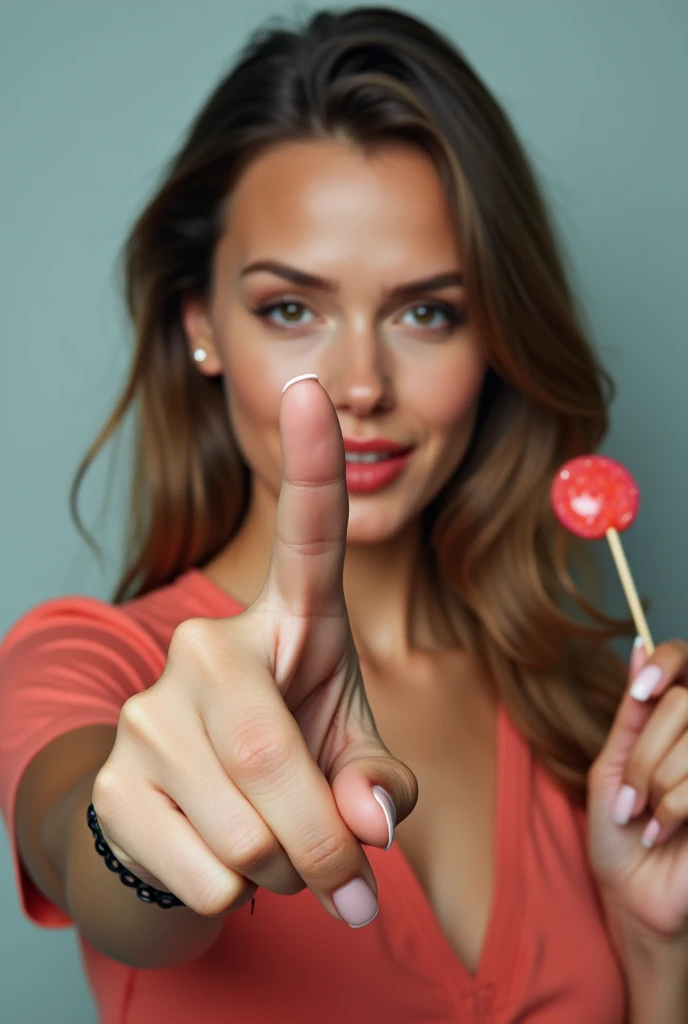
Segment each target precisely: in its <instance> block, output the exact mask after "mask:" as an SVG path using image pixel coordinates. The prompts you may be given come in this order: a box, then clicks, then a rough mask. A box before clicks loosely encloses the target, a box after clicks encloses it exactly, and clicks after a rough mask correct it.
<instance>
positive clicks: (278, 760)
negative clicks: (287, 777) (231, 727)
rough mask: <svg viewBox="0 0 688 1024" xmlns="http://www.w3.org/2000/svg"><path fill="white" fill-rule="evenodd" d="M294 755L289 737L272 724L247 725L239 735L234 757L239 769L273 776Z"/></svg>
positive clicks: (245, 772) (249, 772) (259, 774)
mask: <svg viewBox="0 0 688 1024" xmlns="http://www.w3.org/2000/svg"><path fill="white" fill-rule="evenodd" d="M291 756H292V751H291V745H290V743H289V742H288V741H287V738H286V737H285V736H284V735H283V734H282V733H280V732H278V731H277V730H275V729H274V728H273V727H271V726H266V725H264V724H255V725H251V726H246V727H245V728H244V729H243V730H242V732H241V733H240V734H239V736H237V739H236V744H235V747H234V758H235V762H236V765H237V767H238V768H239V770H240V771H241V772H242V773H244V774H246V775H252V776H256V775H257V776H260V777H264V776H271V775H275V774H278V773H279V772H281V771H282V770H283V769H284V768H285V766H286V765H287V764H288V763H289V761H290V759H291Z"/></svg>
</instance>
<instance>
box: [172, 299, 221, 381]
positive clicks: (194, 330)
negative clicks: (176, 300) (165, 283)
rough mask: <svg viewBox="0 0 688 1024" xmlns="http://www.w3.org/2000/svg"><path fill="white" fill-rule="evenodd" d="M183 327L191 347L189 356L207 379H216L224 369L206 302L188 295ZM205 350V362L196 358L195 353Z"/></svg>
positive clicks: (184, 300) (183, 308)
mask: <svg viewBox="0 0 688 1024" xmlns="http://www.w3.org/2000/svg"><path fill="white" fill-rule="evenodd" d="M181 317H182V325H183V327H184V331H185V333H186V338H187V342H188V345H189V355H190V356H191V359H192V360H193V361H194V362H195V364H196V366H197V367H198V369H199V370H200V372H201V373H202V374H204V375H205V376H206V377H216V376H217V375H218V374H220V373H222V370H223V367H222V363H221V361H220V357H219V354H218V351H217V347H216V345H215V340H214V331H213V327H212V324H211V322H210V317H209V316H208V310H207V308H206V304H205V301H204V300H203V299H202V298H198V297H196V296H192V295H188V296H185V297H184V298H183V299H182V303H181ZM198 349H203V350H204V351H205V352H207V356H206V358H205V359H204V360H203V361H197V360H196V359H195V358H194V352H196V351H197V350H198Z"/></svg>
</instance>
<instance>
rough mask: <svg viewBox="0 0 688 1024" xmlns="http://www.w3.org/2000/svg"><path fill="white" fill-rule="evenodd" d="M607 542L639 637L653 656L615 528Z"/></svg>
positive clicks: (639, 605)
mask: <svg viewBox="0 0 688 1024" xmlns="http://www.w3.org/2000/svg"><path fill="white" fill-rule="evenodd" d="M607 540H608V541H609V547H610V548H611V549H612V555H613V556H614V562H615V564H616V569H617V572H618V574H619V577H620V579H621V585H622V586H623V588H624V593H625V594H626V600H627V601H628V605H629V608H630V609H631V614H632V615H633V621H634V622H635V628H636V629H637V630H638V635H639V636H641V637H642V638H643V643H644V645H645V650H646V651H647V653H648V655H650V656H651V655H653V654H654V652H655V645H654V643H653V642H652V637H651V636H650V630H649V627H648V625H647V620H646V618H645V612H644V611H643V606H642V605H641V603H640V598H639V597H638V591H637V590H636V588H635V583H634V582H633V577H632V576H631V570H630V569H629V567H628V562H627V561H626V555H625V554H624V549H623V548H622V546H621V538H620V537H619V534H618V533H617V531H616V530H615V529H614V527H613V526H610V528H609V529H608V530H607Z"/></svg>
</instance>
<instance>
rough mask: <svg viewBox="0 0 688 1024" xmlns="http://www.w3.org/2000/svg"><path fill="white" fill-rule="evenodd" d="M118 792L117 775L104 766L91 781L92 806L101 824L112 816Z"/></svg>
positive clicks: (111, 769)
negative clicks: (95, 809)
mask: <svg viewBox="0 0 688 1024" xmlns="http://www.w3.org/2000/svg"><path fill="white" fill-rule="evenodd" d="M119 792H121V786H120V784H119V779H118V778H117V773H116V772H115V771H114V769H113V768H112V767H108V766H107V765H105V766H104V767H103V768H101V769H100V771H99V772H98V774H97V775H96V777H95V779H94V780H93V788H92V790H91V795H92V798H93V804H94V806H95V807H96V808H97V812H96V813H97V814H98V819H99V820H100V821H101V823H102V821H103V819H104V818H108V817H110V815H111V814H112V809H113V807H114V805H115V803H116V797H117V794H118V793H119Z"/></svg>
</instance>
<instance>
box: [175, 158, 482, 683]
mask: <svg viewBox="0 0 688 1024" xmlns="http://www.w3.org/2000/svg"><path fill="white" fill-rule="evenodd" d="M266 260H271V261H279V262H281V263H283V264H287V265H289V266H290V267H294V268H297V269H299V270H302V271H305V272H307V273H310V274H315V275H318V276H320V277H323V278H327V279H329V280H330V281H332V282H333V284H334V287H335V289H336V290H334V291H327V290H324V289H322V288H314V287H304V286H302V285H296V284H294V283H292V282H290V281H287V280H285V279H284V278H283V277H280V276H278V275H277V274H275V273H273V272H268V271H265V270H261V271H258V272H253V273H249V274H242V271H244V270H245V268H246V267H248V265H249V264H252V263H254V262H256V261H266ZM447 272H455V273H457V274H460V272H461V253H460V247H459V242H458V239H457V237H456V231H455V229H454V225H453V221H452V216H451V212H450V208H449V205H448V203H447V200H446V196H445V194H444V191H443V189H442V185H441V182H440V179H439V176H438V174H437V171H436V169H435V167H434V166H433V164H432V162H431V161H430V160H429V158H427V157H426V156H425V155H423V154H422V153H420V152H419V151H418V150H415V149H413V148H411V147H407V146H404V145H390V146H387V147H385V148H384V149H380V150H378V151H377V152H375V153H374V154H373V155H364V154H363V153H362V152H361V151H360V150H358V149H356V148H354V147H353V146H352V145H351V144H349V143H348V142H346V141H344V140H316V141H308V142H298V143H285V144H282V145H279V146H277V147H274V148H273V149H271V150H269V151H268V152H267V153H265V154H263V155H261V156H260V157H258V158H256V160H254V162H253V163H252V164H251V165H250V166H249V167H248V168H247V170H246V171H245V172H244V175H243V176H242V178H241V179H240V181H239V182H238V184H237V186H236V188H235V189H234V192H233V194H232V196H231V198H230V202H229V204H228V210H227V217H226V225H225V232H224V234H223V236H222V238H221V240H220V242H219V245H218V247H217V250H216V254H215V263H214V287H213V292H212V295H211V297H210V299H209V301H208V302H207V303H205V302H202V301H199V300H191V299H189V300H187V302H186V304H185V306H184V325H185V328H186V331H187V335H188V338H189V345H190V349H191V351H193V350H194V349H196V348H197V347H202V348H204V349H205V350H206V351H207V352H208V358H207V359H206V360H205V361H204V363H203V364H202V365H199V372H202V373H206V374H209V375H216V374H222V375H223V380H224V385H225V390H226V394H227V400H228V408H229V412H230V416H231V421H232V424H233V427H234V431H235V434H236V437H237V439H238V442H239V445H240V447H241V450H242V452H243V454H244V457H245V458H246V460H247V461H248V463H249V465H250V467H251V469H252V471H253V489H252V500H251V504H250V509H249V512H248V514H247V517H246V520H245V522H244V524H243V527H242V529H241V531H240V533H239V535H238V536H237V537H236V538H235V539H234V540H233V541H232V542H231V544H230V545H229V546H228V548H227V549H226V550H225V551H224V552H222V553H221V554H220V555H219V557H218V558H216V559H215V560H214V562H213V563H211V565H210V566H209V567H208V569H207V571H208V573H209V575H211V576H212V577H213V578H214V579H215V580H216V582H218V583H219V584H220V585H222V586H224V587H225V588H226V589H227V590H228V591H230V592H231V593H232V594H233V595H234V596H236V597H237V598H238V599H239V600H241V601H244V602H246V603H250V602H252V601H253V600H254V599H255V598H256V596H257V595H258V593H259V591H260V588H261V586H262V584H263V581H264V579H265V575H266V572H267V568H268V562H269V557H270V548H271V542H272V533H273V528H274V518H275V509H276V504H277V499H278V496H279V489H280V484H281V454H280V438H279V426H278V411H279V402H280V395H281V390H282V387H283V386H284V384H285V383H286V382H287V381H288V380H289V379H291V378H292V377H295V376H297V375H300V374H305V373H316V374H317V375H318V377H319V379H320V383H321V384H322V386H323V387H324V388H325V390H326V391H327V393H328V395H329V397H330V399H331V401H332V402H333V404H334V406H335V409H336V411H337V416H338V419H339V424H340V427H341V429H342V433H343V435H344V437H345V438H346V437H349V438H356V439H368V438H375V437H383V438H388V439H392V440H396V441H399V442H401V443H403V444H413V445H415V446H416V448H415V451H414V453H413V455H412V458H411V461H410V464H409V466H408V467H407V469H406V470H405V472H404V473H403V474H402V475H401V477H400V478H398V479H397V480H396V481H395V482H394V483H392V484H391V485H389V486H388V487H386V488H383V489H381V490H379V491H376V492H374V493H372V494H355V493H351V494H350V495H349V524H348V533H347V555H346V562H345V570H344V590H345V596H346V601H347V607H348V609H349V615H350V618H351V624H352V630H353V634H354V637H355V639H356V645H357V649H358V651H359V654H360V656H361V658H362V660H363V659H366V660H369V661H370V662H371V663H377V664H387V665H388V666H390V667H392V666H393V665H395V664H403V663H404V662H405V659H406V658H407V657H408V656H409V655H410V654H412V652H413V651H426V652H429V653H432V652H433V651H434V650H438V649H441V647H442V644H441V641H440V639H439V637H438V636H437V632H436V625H435V623H436V622H437V619H438V616H437V614H436V609H435V608H434V602H436V600H437V598H436V596H434V595H433V594H432V593H431V592H430V590H429V588H428V585H427V580H426V578H425V574H424V567H423V564H422V560H421V559H420V557H419V551H420V548H419V516H420V513H421V512H422V510H423V509H424V508H425V507H426V506H427V505H428V503H429V502H430V501H431V499H432V498H433V497H434V496H435V495H436V494H437V492H438V491H439V490H440V488H441V487H442V486H443V484H444V483H445V482H446V481H447V480H448V479H449V477H450V476H451V474H452V473H453V472H454V470H455V469H456V467H457V466H458V465H459V464H460V462H461V460H462V458H463V456H464V453H465V451H466V448H467V446H468V443H469V441H470V438H471V435H472V431H473V428H474V424H475V417H476V412H477V403H478V399H479V395H480V391H481V387H482V383H483V380H484V376H485V372H486V366H485V362H484V359H483V357H482V355H481V347H480V343H479V339H478V338H477V337H476V333H475V331H474V329H473V327H472V325H471V322H470V319H469V316H468V308H467V301H466V294H465V291H464V289H463V288H462V287H461V285H460V284H456V283H455V284H451V285H449V286H445V287H443V288H441V289H436V290H431V291H428V290H425V291H422V292H419V293H418V294H415V295H413V296H412V297H396V298H394V297H390V292H391V290H392V289H393V288H395V287H397V286H399V285H402V284H406V283H408V282H411V281H417V280H419V279H427V278H430V277H434V276H435V275H438V274H444V273H447ZM279 302H281V303H296V304H297V305H295V306H294V305H288V304H287V305H282V306H277V307H276V308H273V309H272V310H270V311H269V312H268V313H267V314H266V315H265V316H263V317H262V318H261V317H260V316H258V315H257V314H256V313H255V312H254V310H256V308H257V307H261V306H262V307H264V306H266V305H267V304H269V303H272V304H276V303H279ZM437 303H440V304H447V305H449V306H450V307H451V310H453V312H454V317H452V314H451V312H450V313H449V314H447V313H446V312H444V311H443V310H442V308H441V306H440V308H437V305H436V304H437ZM433 304H435V305H433ZM304 443H307V440H306V439H304Z"/></svg>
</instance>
